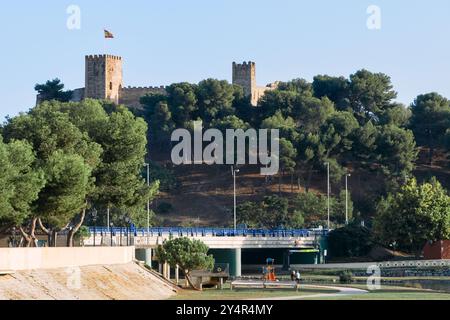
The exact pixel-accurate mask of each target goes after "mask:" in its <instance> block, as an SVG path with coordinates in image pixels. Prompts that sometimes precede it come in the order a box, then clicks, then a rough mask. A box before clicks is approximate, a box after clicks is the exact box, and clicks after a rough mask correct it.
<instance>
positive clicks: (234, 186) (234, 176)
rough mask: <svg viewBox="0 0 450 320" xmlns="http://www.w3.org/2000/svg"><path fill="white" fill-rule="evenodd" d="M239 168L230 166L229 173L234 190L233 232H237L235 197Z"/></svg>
mask: <svg viewBox="0 0 450 320" xmlns="http://www.w3.org/2000/svg"><path fill="white" fill-rule="evenodd" d="M239 171H240V170H239V169H234V166H231V173H232V175H233V190H234V208H233V209H234V233H236V232H237V214H236V210H237V209H236V207H237V198H236V176H237V174H238V173H239Z"/></svg>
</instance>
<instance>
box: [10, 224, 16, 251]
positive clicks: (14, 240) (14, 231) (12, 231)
mask: <svg viewBox="0 0 450 320" xmlns="http://www.w3.org/2000/svg"><path fill="white" fill-rule="evenodd" d="M11 233H12V239H11V240H12V241H11V246H12V247H13V248H15V247H16V227H13V228H12V230H11Z"/></svg>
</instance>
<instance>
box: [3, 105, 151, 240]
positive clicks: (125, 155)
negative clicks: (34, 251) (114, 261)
mask: <svg viewBox="0 0 450 320" xmlns="http://www.w3.org/2000/svg"><path fill="white" fill-rule="evenodd" d="M1 135H2V139H1V140H0V163H1V170H0V190H1V191H0V192H1V193H2V196H1V197H0V226H1V227H2V228H10V227H17V228H18V229H19V230H20V232H21V234H22V236H23V238H24V239H25V244H24V245H25V246H31V245H34V244H35V240H36V229H37V227H39V228H40V229H41V230H42V231H44V232H45V233H47V234H48V236H49V244H50V245H52V246H54V245H56V240H57V235H58V233H59V232H61V231H65V232H67V233H68V237H67V245H68V246H71V245H73V237H74V235H75V234H76V233H77V232H78V230H79V229H80V227H81V226H82V225H83V223H84V221H85V220H86V219H87V217H86V213H87V210H89V209H93V208H94V207H95V208H96V210H97V209H98V210H99V211H100V210H103V211H102V213H103V212H105V211H106V210H107V209H114V210H113V211H112V212H113V213H114V214H113V215H112V217H111V218H112V221H114V222H116V225H119V224H124V223H125V222H124V220H125V219H123V216H124V215H126V216H128V217H130V218H131V219H132V220H134V221H135V223H139V222H140V221H139V220H140V219H141V218H140V217H142V213H143V210H144V208H145V204H146V202H147V200H149V199H150V198H152V197H153V196H154V195H155V193H156V192H157V190H158V187H159V184H158V182H155V183H153V184H152V185H151V187H150V188H148V187H147V185H146V183H145V181H144V179H143V178H142V175H141V174H142V168H143V165H144V161H145V156H146V152H147V138H146V135H147V125H146V123H145V122H144V121H143V120H142V119H140V118H136V117H135V116H134V115H133V114H132V113H131V112H130V111H128V109H126V108H125V107H123V106H114V105H111V104H109V103H106V102H100V101H95V100H85V101H83V102H80V103H73V102H70V103H64V102H60V101H56V100H52V101H50V102H44V103H42V104H40V105H39V106H37V107H35V108H33V109H31V110H30V111H29V112H28V113H23V114H20V115H19V116H17V117H15V118H10V119H7V121H6V123H4V124H3V125H2V127H1ZM102 216H104V214H102ZM141 221H142V219H141Z"/></svg>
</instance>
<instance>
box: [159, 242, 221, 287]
mask: <svg viewBox="0 0 450 320" xmlns="http://www.w3.org/2000/svg"><path fill="white" fill-rule="evenodd" d="M208 251H209V248H208V246H207V245H205V244H204V243H203V242H201V241H200V240H191V239H189V238H177V239H171V240H168V241H165V242H164V244H163V245H162V246H160V247H158V249H157V251H156V255H157V257H158V260H159V261H160V262H163V263H164V262H167V263H169V264H170V265H171V266H179V267H180V269H181V270H183V272H184V274H185V275H186V279H187V280H188V282H189V284H190V285H191V287H192V288H195V286H194V284H193V283H192V280H191V272H192V271H195V270H206V271H211V270H212V269H213V268H214V258H213V257H212V256H211V255H208Z"/></svg>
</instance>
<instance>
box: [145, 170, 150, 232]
mask: <svg viewBox="0 0 450 320" xmlns="http://www.w3.org/2000/svg"><path fill="white" fill-rule="evenodd" d="M144 165H145V166H146V167H147V187H149V188H150V163H145V164H144ZM149 236H150V199H148V200H147V239H148V237H149Z"/></svg>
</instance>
